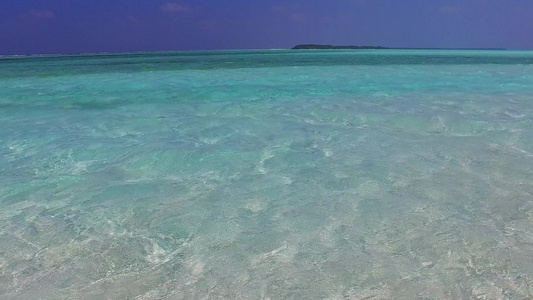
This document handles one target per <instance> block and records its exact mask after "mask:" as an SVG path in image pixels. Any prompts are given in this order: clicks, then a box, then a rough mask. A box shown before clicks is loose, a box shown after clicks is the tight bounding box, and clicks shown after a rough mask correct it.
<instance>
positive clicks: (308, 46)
mask: <svg viewBox="0 0 533 300" xmlns="http://www.w3.org/2000/svg"><path fill="white" fill-rule="evenodd" d="M292 49H293V50H313V49H318V50H347V49H356V50H357V49H358V50H365V49H392V50H507V49H505V48H389V47H382V46H333V45H317V44H302V45H296V46H294V47H292Z"/></svg>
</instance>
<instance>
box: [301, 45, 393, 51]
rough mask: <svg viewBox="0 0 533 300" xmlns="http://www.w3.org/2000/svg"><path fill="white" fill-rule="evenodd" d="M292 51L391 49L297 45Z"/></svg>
mask: <svg viewBox="0 0 533 300" xmlns="http://www.w3.org/2000/svg"><path fill="white" fill-rule="evenodd" d="M292 49H293V50H307V49H334V50H343V49H390V48H387V47H381V46H332V45H315V44H304V45H296V46H294V47H292Z"/></svg>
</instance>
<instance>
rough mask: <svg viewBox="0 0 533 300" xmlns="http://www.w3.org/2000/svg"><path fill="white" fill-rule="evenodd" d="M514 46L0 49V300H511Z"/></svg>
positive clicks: (531, 117)
mask: <svg viewBox="0 0 533 300" xmlns="http://www.w3.org/2000/svg"><path fill="white" fill-rule="evenodd" d="M532 270H533V52H532V51H483V50H468V51H467V50H325V51H322V50H310V51H309V50H303V51H296V50H268V51H214V52H209V51H204V52H165V53H132V54H109V55H72V56H41V57H36V56H30V57H1V58H0V299H372V300H378V299H532V298H533V272H532Z"/></svg>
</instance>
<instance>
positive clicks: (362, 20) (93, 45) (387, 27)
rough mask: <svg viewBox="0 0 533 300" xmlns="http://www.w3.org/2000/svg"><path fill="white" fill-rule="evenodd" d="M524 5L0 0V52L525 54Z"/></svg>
mask: <svg viewBox="0 0 533 300" xmlns="http://www.w3.org/2000/svg"><path fill="white" fill-rule="evenodd" d="M532 16H533V1H532V0H463V1H457V0H406V1H402V0H327V1H326V0H314V1H281V0H262V1H260V0H246V1H245V0H240V1H237V0H198V1H158V0H152V1H147V0H121V1H118V0H117V1H112V0H107V1H104V0H91V1H82V0H41V1H37V0H0V54H36V53H84V52H127V51H154V50H161V51H166V50H197V49H257V48H290V47H292V46H294V45H295V44H301V43H320V44H336V45H380V46H388V47H451V48H457V47H474V48H479V47H498V48H508V49H533V38H532V37H533V17H532Z"/></svg>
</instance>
